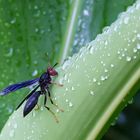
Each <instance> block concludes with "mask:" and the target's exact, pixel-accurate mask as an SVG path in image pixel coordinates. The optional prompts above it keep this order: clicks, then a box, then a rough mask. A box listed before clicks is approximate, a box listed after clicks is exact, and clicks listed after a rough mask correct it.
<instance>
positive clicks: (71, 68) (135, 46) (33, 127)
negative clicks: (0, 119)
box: [1, 1, 140, 140]
mask: <svg viewBox="0 0 140 140" xmlns="http://www.w3.org/2000/svg"><path fill="white" fill-rule="evenodd" d="M139 22H140V1H138V2H137V4H134V5H133V7H130V8H129V9H128V10H127V12H126V13H123V14H122V15H121V16H120V17H119V18H118V20H117V21H116V22H115V23H114V24H112V25H111V26H110V27H109V28H106V29H105V30H104V32H103V33H102V34H101V35H98V36H97V38H96V39H95V40H94V41H93V42H91V43H89V44H88V45H87V46H86V47H84V48H82V49H81V50H80V52H79V53H78V54H77V55H74V56H73V57H72V58H71V59H69V60H67V61H66V62H65V63H64V64H63V66H62V67H60V68H59V69H58V71H59V77H58V79H57V81H58V82H63V84H64V86H63V87H53V89H52V96H53V97H55V98H54V99H56V101H55V102H57V103H58V104H59V106H61V107H63V109H64V110H65V112H64V113H60V112H58V110H57V109H55V108H54V107H53V105H51V104H48V105H49V106H50V107H51V109H52V110H53V111H54V112H55V113H56V114H57V116H59V120H60V123H59V124H56V123H55V121H54V119H53V116H52V115H51V114H50V113H49V112H48V111H45V109H43V108H42V109H43V110H42V109H41V110H38V111H33V114H29V115H28V116H27V117H26V118H23V117H22V108H20V110H18V111H17V112H15V113H14V114H13V115H12V116H11V117H10V119H9V120H8V122H7V124H6V125H5V127H4V129H3V131H2V134H1V140H5V139H6V140H8V139H10V140H12V139H14V140H16V139H17V140H18V139H21V138H22V139H34V140H38V139H42V140H46V139H61V140H63V139H64V140H65V139H71V140H75V139H76V140H78V139H80V140H82V139H98V138H100V137H101V136H102V134H103V132H104V131H105V130H106V129H107V128H108V126H109V125H110V121H112V119H111V120H110V118H111V117H113V118H114V115H115V116H116V114H118V112H119V111H120V110H121V109H122V108H123V107H124V106H125V104H126V103H127V102H128V101H129V99H131V96H132V95H133V94H134V93H135V91H136V90H137V89H138V88H139V87H140V84H139V83H140V24H139ZM40 102H41V101H40ZM21 122H22V123H21ZM7 132H9V133H8V134H9V135H7Z"/></svg>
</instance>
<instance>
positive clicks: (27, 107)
mask: <svg viewBox="0 0 140 140" xmlns="http://www.w3.org/2000/svg"><path fill="white" fill-rule="evenodd" d="M40 95H41V91H36V92H34V93H33V94H32V95H31V96H30V97H29V98H28V100H27V102H26V104H25V107H24V111H23V116H24V117H25V116H26V115H27V114H28V113H30V112H31V111H32V109H33V108H34V107H35V105H36V104H37V102H38V98H39V96H40Z"/></svg>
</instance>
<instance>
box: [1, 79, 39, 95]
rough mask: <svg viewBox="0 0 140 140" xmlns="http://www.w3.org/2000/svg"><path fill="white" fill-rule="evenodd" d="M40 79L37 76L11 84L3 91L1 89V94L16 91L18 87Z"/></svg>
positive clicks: (31, 83)
mask: <svg viewBox="0 0 140 140" xmlns="http://www.w3.org/2000/svg"><path fill="white" fill-rule="evenodd" d="M38 81H39V78H36V79H33V80H28V81H24V82H21V83H17V84H13V85H10V86H8V87H6V88H5V89H3V90H2V91H0V95H7V94H8V93H10V92H14V91H16V90H18V89H21V88H24V87H27V86H30V85H33V84H35V83H36V82H38Z"/></svg>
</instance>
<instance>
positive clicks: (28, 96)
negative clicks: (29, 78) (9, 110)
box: [16, 85, 39, 110]
mask: <svg viewBox="0 0 140 140" xmlns="http://www.w3.org/2000/svg"><path fill="white" fill-rule="evenodd" d="M38 88H39V85H38V86H37V87H35V88H34V89H33V90H32V91H31V92H30V93H29V94H28V95H27V96H26V97H25V98H24V99H23V100H22V101H21V102H20V104H19V105H18V106H17V107H16V110H17V109H18V108H19V107H20V106H21V105H22V104H23V103H24V101H25V100H27V99H28V98H30V96H31V95H32V94H33V93H34V92H35V91H36V90H37V89H38Z"/></svg>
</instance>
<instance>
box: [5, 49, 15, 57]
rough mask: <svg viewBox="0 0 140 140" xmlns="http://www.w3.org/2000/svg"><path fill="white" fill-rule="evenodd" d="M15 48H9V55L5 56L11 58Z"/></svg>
mask: <svg viewBox="0 0 140 140" xmlns="http://www.w3.org/2000/svg"><path fill="white" fill-rule="evenodd" d="M13 51H14V50H13V48H9V51H8V53H7V54H5V56H6V57H11V56H12V55H13Z"/></svg>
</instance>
